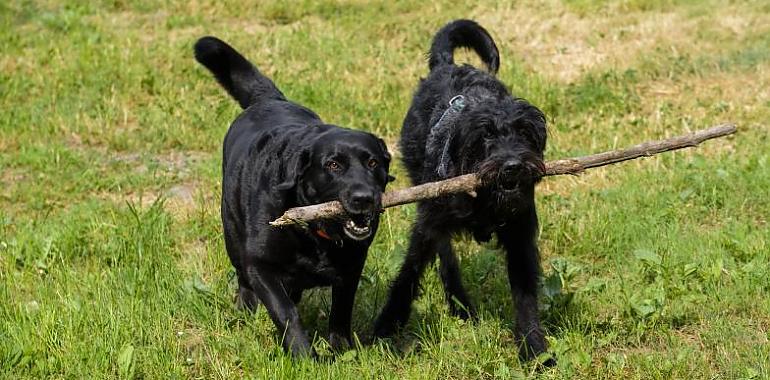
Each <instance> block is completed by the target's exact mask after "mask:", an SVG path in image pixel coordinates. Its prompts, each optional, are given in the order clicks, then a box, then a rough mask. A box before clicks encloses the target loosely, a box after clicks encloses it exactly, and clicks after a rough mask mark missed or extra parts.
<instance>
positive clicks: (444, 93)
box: [375, 20, 553, 364]
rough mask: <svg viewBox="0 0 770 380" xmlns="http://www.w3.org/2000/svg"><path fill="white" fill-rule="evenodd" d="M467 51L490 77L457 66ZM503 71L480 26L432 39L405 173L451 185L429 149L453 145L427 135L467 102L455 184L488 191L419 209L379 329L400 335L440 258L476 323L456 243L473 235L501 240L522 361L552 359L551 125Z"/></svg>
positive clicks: (408, 121) (450, 287)
mask: <svg viewBox="0 0 770 380" xmlns="http://www.w3.org/2000/svg"><path fill="white" fill-rule="evenodd" d="M461 46H462V47H470V48H473V49H474V50H475V51H476V52H477V53H479V54H480V55H481V58H482V60H483V61H484V62H485V63H486V64H487V66H488V67H489V69H490V72H484V71H481V70H478V69H476V68H474V67H472V66H469V65H463V66H457V65H455V64H454V62H453V59H452V52H453V50H454V49H455V48H457V47H461ZM498 65H499V56H498V52H497V48H496V47H495V43H494V41H493V40H492V38H491V37H490V36H489V34H488V33H487V32H486V30H484V29H483V28H482V27H481V26H479V25H478V24H476V23H475V22H473V21H470V20H458V21H454V22H452V23H449V24H448V25H447V26H445V27H444V28H443V29H441V30H440V31H439V32H438V34H437V35H436V36H435V38H434V40H433V45H432V47H431V51H430V68H431V71H430V74H429V75H428V77H427V78H426V79H424V80H422V81H421V83H420V85H419V87H418V89H417V91H416V93H415V95H414V99H413V101H412V105H411V107H410V109H409V111H408V113H407V115H406V118H405V120H404V125H403V129H402V130H401V141H400V144H401V152H402V154H403V161H404V164H405V165H406V168H407V170H408V172H409V176H410V177H411V180H412V182H413V183H414V184H415V185H416V184H421V183H425V182H429V181H435V180H439V179H443V178H440V176H439V174H438V173H437V170H436V169H437V164H438V157H436V155H435V154H434V153H435V152H436V151H441V147H436V146H426V145H431V144H442V145H443V144H446V139H445V140H444V141H433V140H431V139H428V136H429V134H430V131H431V128H433V127H434V126H435V125H436V123H437V121H438V120H439V119H440V118H441V116H442V115H443V114H444V112H445V111H446V110H447V108H448V103H449V101H450V99H452V98H453V97H454V96H456V95H463V96H464V97H465V102H466V106H465V108H464V109H463V110H462V111H461V112H460V113H459V114H458V115H457V116H456V117H455V118H454V119H453V121H452V123H453V124H452V125H451V128H452V129H451V134H450V136H449V137H448V139H449V152H450V165H449V173H448V175H447V177H454V176H457V175H461V174H467V173H473V172H480V173H481V176H482V178H483V179H484V182H485V183H486V185H485V186H484V187H483V188H482V189H480V190H478V191H477V194H476V196H475V197H473V196H472V195H469V194H459V195H453V196H446V197H442V198H439V199H436V200H430V201H422V202H420V203H419V204H418V207H417V210H418V215H417V220H416V221H415V224H414V227H413V230H412V236H411V240H410V244H409V249H408V252H407V255H406V259H405V261H404V264H403V266H402V267H401V270H400V272H399V274H398V277H397V278H396V279H395V280H394V282H393V284H392V286H391V289H390V294H389V297H388V301H387V303H386V305H385V306H384V308H383V310H382V312H381V313H380V315H379V317H378V318H377V320H376V322H375V335H376V336H388V335H391V334H392V333H393V332H394V331H395V330H396V329H397V328H398V327H399V326H401V325H403V324H404V323H405V322H406V321H407V319H408V318H409V314H410V308H411V304H412V301H413V300H414V298H415V297H416V296H417V295H418V290H419V281H420V278H421V276H422V274H423V271H424V270H425V267H426V266H427V265H428V264H429V263H431V262H432V261H433V260H434V259H435V257H436V254H437V253H438V256H439V258H440V267H439V270H440V274H441V279H442V282H443V284H444V291H445V293H446V298H447V301H448V302H449V306H450V308H451V310H452V312H453V313H454V314H456V315H458V316H460V317H462V318H468V317H472V316H474V313H475V311H474V308H473V306H472V304H471V302H470V300H469V298H468V295H467V293H466V291H465V289H464V288H463V285H462V282H461V279H460V270H459V268H458V263H457V258H456V256H455V253H454V252H453V251H452V246H451V236H452V234H454V233H457V232H462V231H469V232H471V233H473V236H474V237H475V239H476V240H477V241H488V240H489V239H490V238H491V235H492V234H493V233H494V234H496V235H497V240H498V242H499V244H500V245H501V246H502V248H503V249H504V250H505V252H506V259H507V267H508V268H507V269H508V277H509V280H510V285H511V290H512V293H513V294H512V295H513V298H514V299H515V304H516V321H517V328H516V333H517V336H518V337H519V338H520V339H521V341H522V343H524V344H523V345H522V347H523V349H522V351H521V352H522V355H523V356H524V357H526V358H531V357H533V356H535V355H537V354H540V353H541V352H543V351H545V350H546V344H545V341H544V339H543V332H542V330H541V328H540V322H539V316H538V308H537V289H538V281H539V276H540V264H539V257H538V249H537V244H536V241H535V240H536V233H537V214H536V211H535V200H534V187H535V183H537V181H538V180H539V179H540V178H541V177H542V175H543V174H544V170H545V169H544V163H543V150H544V149H545V143H546V121H545V117H544V115H543V113H542V112H541V111H540V110H538V109H537V108H536V107H535V106H533V105H531V104H529V103H528V102H526V101H525V100H523V99H519V98H515V97H513V96H511V94H510V92H509V91H508V89H507V88H506V87H505V85H503V83H501V82H500V81H499V80H497V79H496V78H495V77H494V76H493V75H494V73H495V72H496V70H497V67H498ZM429 152H432V153H429ZM548 364H553V361H550V362H548Z"/></svg>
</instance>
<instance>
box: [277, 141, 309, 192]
mask: <svg viewBox="0 0 770 380" xmlns="http://www.w3.org/2000/svg"><path fill="white" fill-rule="evenodd" d="M308 167H310V149H307V148H306V149H302V150H301V151H299V152H297V153H296V154H295V155H294V156H292V159H291V160H289V163H288V164H287V165H286V175H285V177H284V181H283V182H281V183H279V184H278V186H276V187H275V188H276V189H277V190H280V191H285V190H291V189H293V188H294V187H295V186H297V182H299V178H300V177H301V176H302V174H303V173H305V170H307V168H308Z"/></svg>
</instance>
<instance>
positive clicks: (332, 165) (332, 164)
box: [326, 160, 342, 172]
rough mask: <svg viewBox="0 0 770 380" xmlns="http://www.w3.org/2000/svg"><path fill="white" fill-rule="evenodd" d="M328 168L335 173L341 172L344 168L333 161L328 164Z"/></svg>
mask: <svg viewBox="0 0 770 380" xmlns="http://www.w3.org/2000/svg"><path fill="white" fill-rule="evenodd" d="M326 168H327V169H329V170H331V171H333V172H336V171H338V170H340V169H341V168H342V166H340V164H339V163H338V162H337V161H334V160H331V161H329V162H327V163H326Z"/></svg>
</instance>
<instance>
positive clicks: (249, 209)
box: [195, 37, 392, 355]
mask: <svg viewBox="0 0 770 380" xmlns="http://www.w3.org/2000/svg"><path fill="white" fill-rule="evenodd" d="M195 58H196V59H197V60H198V62H200V63H201V64H203V66H205V67H206V68H208V69H209V70H210V71H211V72H212V73H213V74H214V77H216V79H217V81H219V83H220V84H221V85H222V86H223V87H224V88H225V90H227V92H228V93H230V95H232V97H233V98H235V100H237V101H238V103H240V105H241V107H242V108H243V109H244V111H243V113H242V114H241V115H240V116H238V118H237V119H235V121H234V122H233V124H232V125H231V126H230V129H229V130H228V132H227V135H226V136H225V141H224V151H223V163H222V174H223V179H222V223H223V225H224V236H225V247H226V249H227V254H228V256H229V257H230V261H231V262H232V265H233V266H234V267H235V270H236V274H237V276H238V286H239V289H238V299H239V304H240V305H242V306H243V307H246V308H249V309H253V308H254V307H255V306H257V305H258V304H259V303H262V304H263V305H264V306H265V308H266V309H267V311H268V313H269V314H270V318H271V319H272V320H273V322H274V323H275V325H276V327H277V328H278V331H279V332H282V333H283V346H284V348H285V349H286V350H287V351H289V352H291V353H292V354H294V355H314V354H315V352H314V350H313V348H312V346H311V342H310V340H309V339H308V336H307V334H306V332H305V331H304V329H303V328H302V325H301V323H300V318H299V315H298V314H297V307H296V304H297V302H299V300H300V298H301V296H302V291H303V290H305V289H309V288H313V287H319V286H331V287H332V305H331V313H330V316H329V343H330V345H331V346H332V348H334V349H336V350H339V349H344V348H347V347H348V346H349V345H350V343H351V341H350V340H351V332H350V320H351V314H352V309H353V300H354V297H355V294H356V288H357V287H358V282H359V278H360V277H361V270H362V268H363V266H364V261H365V260H366V255H367V251H368V249H369V245H370V244H371V243H372V239H373V237H374V235H375V233H376V231H377V225H378V222H379V213H380V211H381V204H380V200H381V194H382V192H383V191H384V190H385V185H386V184H387V183H388V182H389V181H390V180H392V177H390V176H389V175H388V167H389V165H390V154H389V153H388V151H387V147H386V146H385V143H384V142H383V141H382V140H381V139H379V138H378V137H376V136H374V135H372V134H370V133H366V132H360V131H354V130H350V129H345V128H341V127H338V126H335V125H331V124H326V123H324V122H323V121H321V119H320V118H319V117H318V115H316V114H315V113H314V112H313V111H311V110H309V109H308V108H306V107H303V106H301V105H299V104H296V103H294V102H291V101H289V100H287V99H286V97H285V96H284V95H283V94H282V93H281V91H280V90H278V89H277V88H276V86H275V84H273V82H272V81H271V80H270V79H268V78H266V77H265V76H263V75H262V74H261V73H260V72H259V71H258V70H257V69H256V68H255V67H254V66H253V65H252V64H251V63H250V62H249V61H248V60H246V59H245V58H244V57H243V56H242V55H241V54H239V53H238V52H237V51H236V50H235V49H233V48H232V47H230V46H229V45H227V44H226V43H225V42H223V41H221V40H219V39H217V38H214V37H204V38H201V39H200V40H199V41H198V42H197V43H196V44H195ZM330 200H339V201H340V202H341V203H342V205H343V206H344V208H345V211H346V212H347V215H346V216H345V217H343V218H340V219H337V220H325V221H321V222H314V223H310V224H309V225H308V226H305V227H288V228H281V229H277V228H272V227H271V226H269V225H268V222H270V221H271V220H273V219H275V218H276V217H278V216H280V215H281V214H282V213H283V212H284V211H286V210H287V209H288V208H291V207H296V206H304V205H311V204H316V203H321V202H326V201H330Z"/></svg>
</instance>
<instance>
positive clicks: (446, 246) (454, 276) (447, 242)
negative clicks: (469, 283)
mask: <svg viewBox="0 0 770 380" xmlns="http://www.w3.org/2000/svg"><path fill="white" fill-rule="evenodd" d="M436 249H437V251H438V257H439V260H440V261H439V273H440V274H441V282H442V283H443V284H444V294H445V295H446V300H447V302H448V303H449V310H450V311H451V312H452V314H453V315H455V316H457V317H460V318H462V319H463V320H467V319H468V318H475V316H476V310H475V309H474V308H473V304H472V303H471V301H470V298H469V297H468V293H467V292H466V291H465V287H463V283H462V278H461V277H460V266H459V264H458V262H457V255H455V253H454V251H453V250H452V240H451V236H449V235H446V236H441V237H440V238H438V242H437V245H436Z"/></svg>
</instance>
